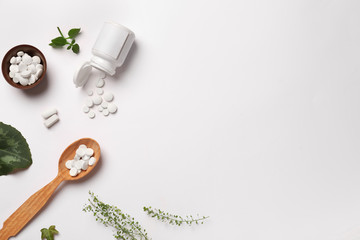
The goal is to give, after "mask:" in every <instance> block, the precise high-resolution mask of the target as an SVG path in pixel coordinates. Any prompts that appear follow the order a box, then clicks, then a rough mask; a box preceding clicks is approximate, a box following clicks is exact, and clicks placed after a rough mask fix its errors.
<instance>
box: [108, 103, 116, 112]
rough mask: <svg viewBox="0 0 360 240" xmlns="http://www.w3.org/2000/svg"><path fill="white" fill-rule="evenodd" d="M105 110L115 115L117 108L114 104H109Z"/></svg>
mask: <svg viewBox="0 0 360 240" xmlns="http://www.w3.org/2000/svg"><path fill="white" fill-rule="evenodd" d="M107 109H108V110H109V112H110V113H115V112H116V111H117V106H116V105H115V104H114V103H109V105H108V108H107Z"/></svg>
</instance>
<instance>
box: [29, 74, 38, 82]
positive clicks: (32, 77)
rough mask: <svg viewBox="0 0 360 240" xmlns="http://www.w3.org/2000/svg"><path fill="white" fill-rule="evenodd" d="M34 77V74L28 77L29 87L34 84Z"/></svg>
mask: <svg viewBox="0 0 360 240" xmlns="http://www.w3.org/2000/svg"><path fill="white" fill-rule="evenodd" d="M36 80H37V79H36V77H35V75H34V74H31V76H30V77H29V85H31V84H34V83H35V82H36Z"/></svg>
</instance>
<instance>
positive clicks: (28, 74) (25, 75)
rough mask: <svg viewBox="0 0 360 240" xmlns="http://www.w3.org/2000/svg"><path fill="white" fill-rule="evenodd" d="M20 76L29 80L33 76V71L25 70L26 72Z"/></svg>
mask: <svg viewBox="0 0 360 240" xmlns="http://www.w3.org/2000/svg"><path fill="white" fill-rule="evenodd" d="M20 75H21V76H22V77H24V78H29V77H30V75H31V71H29V70H24V71H22V72H21V73H20Z"/></svg>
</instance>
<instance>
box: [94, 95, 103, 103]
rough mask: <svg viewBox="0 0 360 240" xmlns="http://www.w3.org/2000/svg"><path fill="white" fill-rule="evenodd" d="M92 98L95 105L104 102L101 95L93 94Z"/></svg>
mask: <svg viewBox="0 0 360 240" xmlns="http://www.w3.org/2000/svg"><path fill="white" fill-rule="evenodd" d="M92 100H93V102H94V104H95V105H99V104H101V102H102V98H101V97H100V96H98V95H97V96H93V97H92Z"/></svg>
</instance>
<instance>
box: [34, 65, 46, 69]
mask: <svg viewBox="0 0 360 240" xmlns="http://www.w3.org/2000/svg"><path fill="white" fill-rule="evenodd" d="M35 67H36V69H44V66H43V65H42V64H36V66H35Z"/></svg>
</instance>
